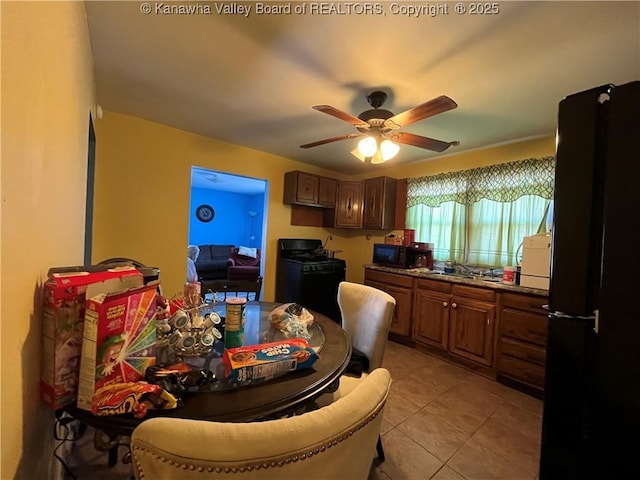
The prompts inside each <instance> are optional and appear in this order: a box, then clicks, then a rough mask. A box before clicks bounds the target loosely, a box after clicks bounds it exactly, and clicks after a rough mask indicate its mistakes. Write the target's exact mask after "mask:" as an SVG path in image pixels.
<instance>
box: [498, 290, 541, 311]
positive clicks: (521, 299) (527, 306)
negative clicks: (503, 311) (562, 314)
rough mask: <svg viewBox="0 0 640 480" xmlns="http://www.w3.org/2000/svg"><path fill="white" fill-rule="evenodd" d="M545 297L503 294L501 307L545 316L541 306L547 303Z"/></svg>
mask: <svg viewBox="0 0 640 480" xmlns="http://www.w3.org/2000/svg"><path fill="white" fill-rule="evenodd" d="M548 301H549V300H548V298H547V297H534V296H530V295H518V294H517V293H503V294H502V306H503V307H510V308H515V309H517V310H525V311H528V312H533V313H542V314H545V315H546V314H547V311H546V310H545V309H544V308H542V305H546V304H547V303H548Z"/></svg>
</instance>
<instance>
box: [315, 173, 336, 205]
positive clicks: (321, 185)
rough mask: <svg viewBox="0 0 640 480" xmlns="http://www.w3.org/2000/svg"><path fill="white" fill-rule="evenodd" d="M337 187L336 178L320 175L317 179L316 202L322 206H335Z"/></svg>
mask: <svg viewBox="0 0 640 480" xmlns="http://www.w3.org/2000/svg"><path fill="white" fill-rule="evenodd" d="M337 189H338V181H337V180H335V179H333V178H326V177H320V178H319V180H318V203H319V204H320V205H322V206H323V207H331V208H333V207H335V206H336V190H337Z"/></svg>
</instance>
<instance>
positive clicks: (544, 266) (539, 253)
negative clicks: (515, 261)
mask: <svg viewBox="0 0 640 480" xmlns="http://www.w3.org/2000/svg"><path fill="white" fill-rule="evenodd" d="M550 273H551V234H549V233H542V234H539V235H531V236H528V237H524V239H523V241H522V265H521V270H520V286H522V287H531V288H541V289H544V290H549V275H550Z"/></svg>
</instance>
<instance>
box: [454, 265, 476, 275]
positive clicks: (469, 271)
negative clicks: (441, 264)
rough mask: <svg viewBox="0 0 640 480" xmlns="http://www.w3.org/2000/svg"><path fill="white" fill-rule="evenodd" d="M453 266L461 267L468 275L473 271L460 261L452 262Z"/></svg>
mask: <svg viewBox="0 0 640 480" xmlns="http://www.w3.org/2000/svg"><path fill="white" fill-rule="evenodd" d="M453 266H454V267H462V269H463V270H464V271H465V272H466V273H468V274H470V275H471V274H472V273H473V272H472V271H471V269H470V268H469V267H467V266H466V265H464V264H462V263H458V262H456V263H454V264H453Z"/></svg>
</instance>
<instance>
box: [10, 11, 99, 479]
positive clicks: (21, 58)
mask: <svg viewBox="0 0 640 480" xmlns="http://www.w3.org/2000/svg"><path fill="white" fill-rule="evenodd" d="M0 8H1V10H0V11H1V17H2V18H1V31H2V42H1V44H2V157H1V158H2V176H1V179H2V187H1V188H2V191H1V193H2V214H1V218H2V242H1V250H2V256H1V259H2V260H1V277H0V278H1V280H0V282H1V285H2V289H1V291H2V294H1V295H2V296H1V298H2V300H1V309H2V317H1V319H2V321H1V341H2V343H1V345H2V348H1V353H0V357H1V360H2V365H1V374H2V380H1V382H2V383H1V385H2V392H1V396H0V412H1V422H2V423H1V428H0V430H1V451H2V467H1V468H2V470H1V471H0V478H2V479H10V478H20V479H22V478H30V479H31V478H33V479H36V478H37V479H44V478H47V479H48V478H53V476H52V475H53V474H52V470H53V469H56V470H57V471H59V468H60V466H59V465H58V464H57V462H55V460H53V447H54V442H53V438H52V434H53V413H52V412H51V410H50V409H48V408H47V407H44V406H43V405H41V404H40V402H39V396H38V381H39V378H40V358H41V357H40V352H41V347H40V342H41V341H40V334H41V328H40V311H41V309H40V305H41V301H42V291H41V284H42V281H43V279H44V278H46V273H47V270H48V268H49V267H51V266H56V265H78V264H81V263H82V259H83V245H84V204H85V189H86V170H87V138H88V121H89V113H90V109H91V108H92V106H93V105H94V102H95V91H94V79H93V64H92V59H91V48H90V43H89V34H88V28H87V22H86V18H85V7H84V3H83V2H37V3H36V2H0Z"/></svg>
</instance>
